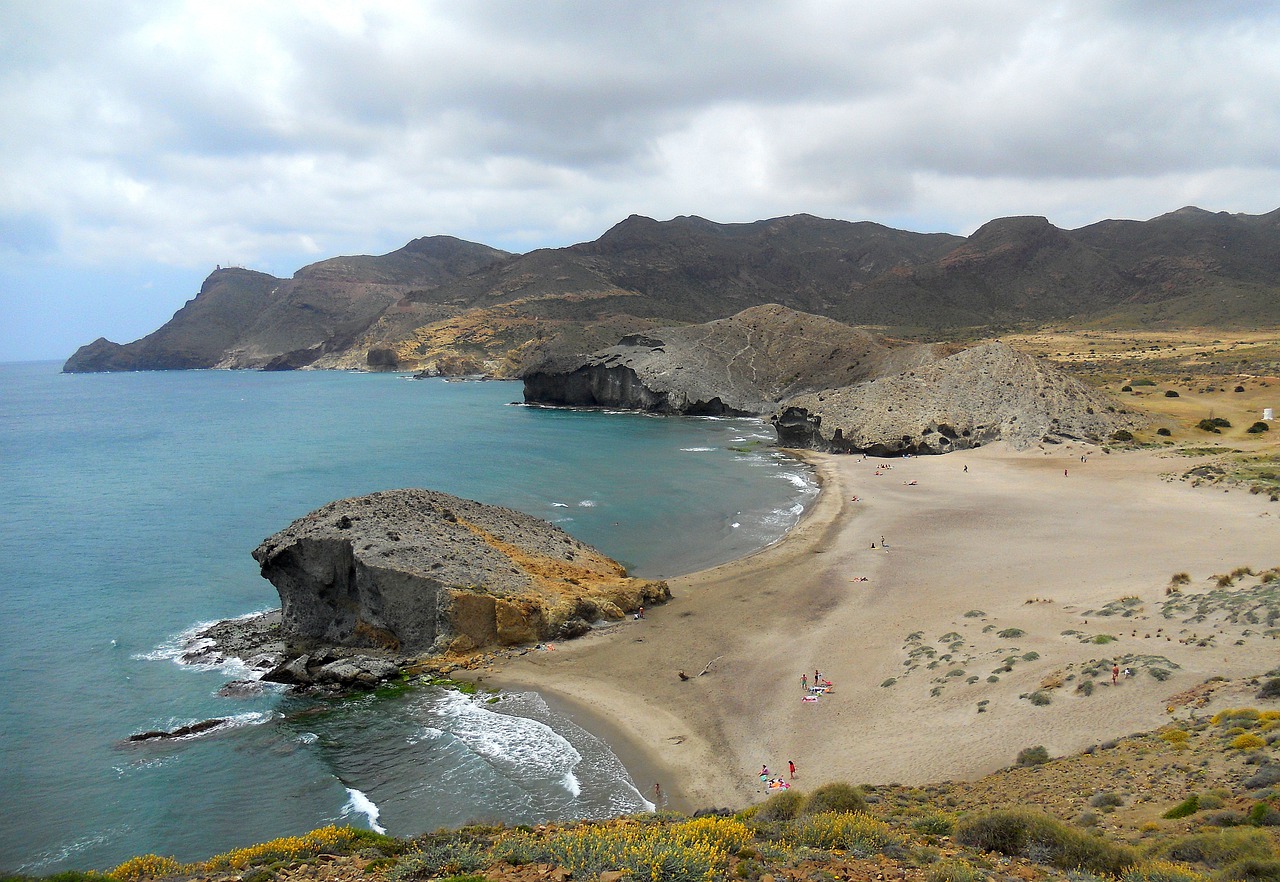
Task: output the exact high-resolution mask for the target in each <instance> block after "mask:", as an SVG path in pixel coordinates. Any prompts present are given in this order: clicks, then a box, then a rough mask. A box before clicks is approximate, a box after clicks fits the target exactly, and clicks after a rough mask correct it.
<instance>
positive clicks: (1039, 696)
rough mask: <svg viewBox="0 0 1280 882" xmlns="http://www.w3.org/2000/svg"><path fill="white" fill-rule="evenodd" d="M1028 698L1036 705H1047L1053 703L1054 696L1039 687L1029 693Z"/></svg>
mask: <svg viewBox="0 0 1280 882" xmlns="http://www.w3.org/2000/svg"><path fill="white" fill-rule="evenodd" d="M1026 699H1027V701H1029V702H1031V703H1032V704H1034V705H1035V706H1036V707H1046V706H1047V705H1050V704H1053V697H1052V696H1050V695H1049V693H1048V692H1045V691H1044V690H1043V689H1037V690H1036V691H1035V692H1032V693H1030V694H1028V695H1027V696H1026Z"/></svg>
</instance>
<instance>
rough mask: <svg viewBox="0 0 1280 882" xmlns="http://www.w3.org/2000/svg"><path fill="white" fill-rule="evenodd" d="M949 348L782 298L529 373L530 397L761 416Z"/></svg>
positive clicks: (925, 360)
mask: <svg viewBox="0 0 1280 882" xmlns="http://www.w3.org/2000/svg"><path fill="white" fill-rule="evenodd" d="M941 352H942V349H941V347H936V346H933V345H929V344H918V345H902V344H896V345H895V344H893V343H892V342H890V341H888V340H886V339H884V338H882V337H880V336H878V335H876V334H872V333H870V332H868V331H865V330H861V329H859V328H853V327H850V326H849V325H845V324H841V323H840V322H837V321H833V320H832V319H829V318H824V317H823V316H818V315H810V314H808V313H803V312H797V311H795V310H793V309H788V308H787V307H785V306H780V305H778V304H776V303H770V304H766V305H764V306H757V307H753V308H751V309H746V310H743V311H742V312H740V313H738V314H737V315H734V316H731V317H729V318H726V319H720V320H717V321H712V322H707V323H705V324H700V325H685V326H681V327H670V328H660V329H657V330H653V331H650V332H647V333H644V334H631V335H628V336H626V337H623V338H622V340H621V341H620V342H619V343H618V344H617V345H616V346H610V347H608V348H605V349H601V350H599V351H597V352H595V353H593V354H591V355H587V356H583V357H580V358H578V359H574V360H568V361H562V362H560V363H558V364H544V365H539V366H538V367H536V368H534V369H532V370H530V371H528V372H526V373H525V374H524V377H523V379H524V398H525V401H526V402H528V403H530V404H545V405H555V406H570V407H616V408H623V409H626V410H643V411H648V412H651V413H674V414H689V415H711V416H755V415H761V414H767V413H772V412H773V411H774V410H775V409H776V408H777V407H778V406H779V404H780V403H781V402H783V401H785V400H786V399H788V398H791V397H793V396H795V395H797V394H800V393H802V392H809V391H817V390H821V389H828V388H831V387H833V386H843V385H845V384H847V383H850V382H855V381H860V380H867V379H872V378H874V377H878V376H883V375H885V374H887V373H896V372H897V371H901V370H906V369H907V368H909V367H911V366H914V365H917V364H924V363H928V362H930V361H933V360H935V359H937V358H938V357H940V353H941Z"/></svg>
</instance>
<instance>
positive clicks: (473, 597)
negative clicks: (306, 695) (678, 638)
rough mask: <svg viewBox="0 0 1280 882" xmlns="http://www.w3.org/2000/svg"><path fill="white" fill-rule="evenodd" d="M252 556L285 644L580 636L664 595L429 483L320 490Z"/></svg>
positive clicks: (507, 514)
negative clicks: (334, 492) (351, 493)
mask: <svg viewBox="0 0 1280 882" xmlns="http://www.w3.org/2000/svg"><path fill="white" fill-rule="evenodd" d="M253 556H254V559H255V560H257V561H258V563H259V564H260V565H261V568H262V575H263V577H265V578H266V579H268V580H269V581H270V582H271V583H272V584H273V585H274V586H275V587H276V590H277V591H278V592H279V594H280V603H281V610H282V621H281V629H282V632H283V634H284V636H285V637H286V639H287V640H289V641H290V643H291V644H293V645H294V646H295V647H305V646H306V645H309V644H314V645H319V646H342V647H360V648H372V649H377V650H386V651H391V652H397V653H405V654H412V653H419V654H440V653H446V652H450V653H467V652H473V651H476V650H478V649H482V648H486V647H488V648H492V647H499V646H511V645H516V644H522V643H532V642H536V641H540V640H547V639H551V638H563V637H572V636H577V635H579V634H582V633H585V632H586V631H587V630H589V628H590V626H591V623H592V622H594V621H596V620H600V619H619V618H622V617H623V615H624V614H625V613H627V612H630V611H633V610H635V609H637V608H639V607H641V606H644V605H646V604H653V603H659V602H661V601H663V600H666V599H667V598H668V597H669V596H670V592H669V590H668V589H667V585H666V583H665V582H658V581H649V580H644V579H634V578H629V577H628V576H627V574H626V571H625V570H624V569H623V567H622V566H621V565H619V564H618V563H616V562H615V561H612V560H610V559H609V558H607V557H605V556H604V555H602V554H600V553H599V552H598V551H596V550H595V549H593V548H591V547H590V546H587V545H584V544H583V543H581V542H579V541H577V540H576V539H573V538H572V537H570V536H569V535H568V534H567V533H565V532H564V531H562V530H560V529H558V528H557V527H554V526H552V525H551V524H548V523H546V522H544V521H540V520H538V519H537V518H533V517H530V516H529V515H525V514H522V513H520V512H517V511H513V510H511V509H507V508H500V507H498V506H491V505H485V504H483V503H479V502H474V501H471V500H467V499H461V498H458V497H456V496H450V495H448V494H445V493H438V492H434V491H429V490H389V491H385V492H381V493H372V494H369V495H367V496H360V497H355V498H351V499H342V500H338V501H336V502H331V503H329V504H328V505H325V506H323V507H321V508H319V509H317V510H315V511H313V512H311V513H310V514H308V515H306V516H305V517H302V518H299V519H298V520H296V521H294V522H293V523H292V524H290V525H289V526H288V527H286V528H285V529H284V530H281V531H280V532H279V533H276V534H275V535H273V536H271V537H269V538H267V539H266V540H265V541H263V543H262V544H261V545H259V546H258V547H257V548H256V549H255V550H254V552H253Z"/></svg>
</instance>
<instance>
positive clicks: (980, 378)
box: [773, 343, 1144, 456]
mask: <svg viewBox="0 0 1280 882" xmlns="http://www.w3.org/2000/svg"><path fill="white" fill-rule="evenodd" d="M1143 422H1144V418H1143V417H1141V416H1139V415H1138V414H1135V413H1132V412H1131V411H1128V410H1126V409H1125V408H1124V407H1122V406H1120V405H1119V404H1117V403H1116V402H1115V401H1113V400H1111V399H1110V398H1108V397H1107V396H1105V395H1103V394H1100V393H1098V392H1094V391H1093V390H1091V389H1089V388H1088V387H1086V386H1085V385H1083V384H1082V383H1080V382H1078V381H1077V380H1074V379H1072V378H1071V377H1068V376H1067V375H1066V374H1064V373H1062V372H1061V371H1059V370H1057V369H1055V368H1053V367H1051V366H1049V365H1047V364H1045V363H1043V362H1042V361H1040V360H1038V359H1035V358H1032V357H1031V356H1029V355H1026V354H1024V353H1021V352H1018V351H1016V350H1014V349H1013V348H1012V347H1010V346H1008V345H1006V344H1003V343H989V344H986V345H983V346H975V347H973V348H971V349H966V350H963V351H962V352H958V353H956V354H954V355H952V356H950V357H948V358H944V359H941V360H939V361H937V362H934V363H932V364H927V365H921V366H919V367H917V368H914V369H912V370H908V371H904V372H902V373H900V374H895V375H893V376H888V377H881V378H879V379H876V380H873V381H871V382H867V383H861V384H857V385H851V386H846V387H843V388H840V389H828V390H825V391H822V392H816V393H810V394H806V395H800V396H796V397H795V398H792V399H790V400H788V401H787V402H786V404H785V406H784V407H782V408H780V409H779V410H778V412H777V413H775V414H774V416H773V425H774V428H775V430H776V431H777V433H778V441H779V443H780V444H782V445H783V446H786V447H800V448H809V449H813V450H823V451H829V452H835V453H868V454H871V455H873V456H896V455H901V454H904V453H911V454H928V453H948V452H950V451H952V450H962V449H965V448H970V447H979V446H981V445H983V444H987V443H990V442H992V441H1006V442H1008V443H1009V444H1010V445H1011V446H1013V447H1015V448H1027V447H1031V446H1033V445H1035V444H1038V443H1041V442H1046V441H1047V442H1050V443H1053V442H1056V441H1060V440H1063V439H1071V438H1079V439H1090V440H1094V441H1105V440H1107V438H1109V437H1110V436H1111V434H1112V433H1113V432H1115V431H1117V430H1118V429H1134V428H1137V427H1139V426H1141V425H1142V424H1143Z"/></svg>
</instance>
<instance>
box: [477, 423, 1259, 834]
mask: <svg viewBox="0 0 1280 882" xmlns="http://www.w3.org/2000/svg"><path fill="white" fill-rule="evenodd" d="M807 456H808V458H809V459H810V460H811V461H812V462H814V463H815V466H816V468H817V470H818V472H819V475H820V478H821V480H822V484H823V492H822V494H821V495H820V496H819V498H818V500H817V501H816V502H815V504H814V505H813V506H812V508H811V509H810V511H809V512H808V513H807V515H806V517H805V518H804V519H803V520H802V522H801V523H800V524H799V525H798V526H797V527H796V528H795V529H794V530H793V531H792V532H791V533H790V534H789V535H788V536H787V537H786V538H785V539H783V540H782V541H781V542H779V543H778V544H776V545H774V546H772V547H770V548H767V549H764V550H762V551H760V552H757V553H756V554H753V555H751V556H749V557H747V558H743V559H742V560H739V561H735V562H732V563H729V564H726V565H724V566H720V567H716V568H714V569H710V570H706V571H703V572H699V573H694V574H691V575H688V576H683V577H680V578H676V579H672V580H670V584H671V589H672V594H673V599H672V600H671V602H669V603H667V604H665V605H663V606H661V607H656V608H653V609H651V610H649V611H648V612H647V617H646V619H645V620H643V621H628V622H625V623H623V624H622V625H620V626H618V627H614V628H609V629H607V630H605V631H603V632H600V633H596V634H592V635H588V636H587V637H584V638H582V639H579V640H576V641H571V642H568V643H564V644H558V645H557V646H556V649H555V651H553V652H541V653H529V654H527V655H524V656H520V657H517V658H514V659H510V660H507V661H504V662H502V663H501V665H500V666H499V667H497V668H496V669H495V670H494V671H493V672H492V673H490V674H489V675H487V676H486V677H485V679H486V681H488V682H489V683H490V684H496V685H500V686H503V687H506V688H530V689H536V690H538V691H540V692H542V693H543V694H544V695H545V696H547V697H548V698H549V699H550V700H556V699H557V698H558V699H559V700H561V701H564V702H567V703H568V706H569V707H571V708H573V709H574V718H575V719H576V720H577V721H578V722H579V724H580V725H583V726H584V727H585V728H587V729H588V730H589V731H592V732H595V733H597V734H599V735H600V736H601V737H603V738H604V739H605V740H606V741H608V742H609V743H610V745H611V746H613V747H614V748H615V752H616V753H618V754H619V756H620V758H622V759H623V762H624V764H626V765H627V767H628V769H629V770H630V771H631V772H632V775H633V777H634V778H635V780H636V782H637V785H638V786H639V787H640V788H641V789H642V792H644V793H645V795H646V797H649V798H651V797H652V784H653V783H654V781H660V782H661V784H662V788H663V791H664V793H665V794H666V796H667V800H668V805H669V806H670V807H673V808H680V809H692V808H698V807H703V806H722V805H727V806H741V805H745V804H748V803H750V802H751V801H753V800H756V799H760V798H763V794H762V793H761V788H760V782H759V778H758V772H759V770H760V766H761V764H762V763H766V764H768V765H769V767H770V769H771V770H772V771H773V772H774V773H775V774H776V773H779V772H781V771H784V770H785V769H786V766H787V762H788V760H794V761H795V763H796V765H797V767H798V774H797V778H796V780H795V782H794V784H795V786H797V787H801V788H803V787H809V786H813V785H816V784H819V783H824V782H826V781H834V780H841V781H852V782H855V783H858V782H869V783H891V782H902V783H926V782H929V781H940V780H946V779H967V778H975V777H978V776H981V775H983V774H986V773H987V772H990V771H992V770H994V769H997V768H1001V767H1004V766H1008V765H1010V764H1012V763H1013V761H1014V759H1015V757H1016V755H1017V752H1018V751H1019V750H1020V749H1022V748H1023V747H1027V746H1032V745H1036V744H1043V745H1044V746H1046V747H1047V748H1048V749H1049V751H1050V753H1053V754H1062V753H1067V752H1071V751H1076V750H1080V749H1083V748H1084V747H1087V746H1089V745H1090V744H1095V743H1098V742H1100V741H1103V740H1106V739H1108V738H1113V737H1117V736H1120V735H1125V734H1128V733H1130V732H1134V731H1139V730H1143V729H1149V728H1152V727H1155V726H1158V725H1159V724H1160V723H1161V722H1163V721H1165V720H1167V719H1168V718H1169V717H1170V715H1171V714H1172V715H1174V716H1177V715H1182V714H1187V713H1191V712H1194V710H1195V709H1194V708H1192V707H1190V706H1187V705H1182V704H1180V703H1178V702H1177V701H1175V700H1174V699H1173V696H1175V695H1176V694H1177V693H1179V692H1181V691H1183V690H1186V689H1189V688H1191V687H1193V686H1196V685H1198V684H1201V683H1203V682H1204V681H1205V680H1206V679H1208V678H1209V677H1212V676H1225V677H1229V678H1241V677H1247V676H1251V675H1256V674H1260V673H1263V672H1265V671H1266V670H1268V669H1270V668H1272V667H1274V666H1275V659H1276V655H1277V653H1276V650H1277V649H1280V645H1278V644H1277V642H1276V640H1275V639H1274V638H1269V637H1266V636H1264V635H1263V633H1262V632H1263V631H1264V630H1265V629H1266V627H1267V626H1266V625H1265V624H1263V625H1258V626H1249V625H1247V624H1245V623H1241V624H1231V623H1228V622H1225V621H1223V619H1224V618H1225V614H1220V615H1217V616H1216V618H1215V616H1214V615H1210V616H1209V617H1208V618H1207V619H1205V620H1203V621H1202V622H1197V623H1195V624H1185V623H1184V622H1183V621H1182V618H1183V617H1182V616H1180V615H1179V616H1175V617H1173V618H1165V617H1163V616H1162V615H1161V604H1162V603H1164V602H1166V601H1167V600H1169V599H1170V598H1169V597H1168V596H1166V594H1165V591H1166V588H1167V586H1168V585H1169V581H1170V577H1171V576H1172V575H1173V574H1174V573H1178V572H1187V573H1188V574H1189V575H1190V578H1191V582H1190V584H1189V585H1187V586H1185V587H1184V588H1183V592H1184V596H1189V595H1193V594H1199V593H1203V592H1208V591H1209V590H1211V589H1212V588H1213V587H1214V585H1215V583H1214V582H1213V581H1212V580H1211V578H1210V577H1212V576H1214V575H1216V574H1220V573H1225V572H1229V571H1231V570H1233V569H1235V568H1237V567H1243V566H1250V567H1253V568H1254V569H1257V570H1261V569H1264V568H1268V567H1274V566H1277V565H1280V505H1277V504H1276V503H1271V502H1269V501H1268V500H1267V499H1266V498H1265V497H1261V496H1256V495H1250V494H1249V493H1247V492H1246V491H1242V490H1233V491H1231V492H1229V493H1225V492H1223V491H1222V490H1221V489H1220V488H1219V489H1209V488H1201V489H1196V488H1192V487H1190V486H1189V485H1187V484H1186V483H1183V482H1178V481H1170V480H1167V479H1165V478H1163V477H1162V475H1163V474H1164V473H1170V472H1182V471H1185V470H1186V469H1187V468H1189V467H1190V466H1191V465H1193V464H1194V461H1192V460H1188V459H1186V458H1181V457H1176V456H1167V455H1164V454H1160V453H1156V452H1146V451H1140V452H1128V453H1115V454H1110V455H1108V454H1104V453H1102V452H1101V451H1100V450H1098V449H1097V448H1095V447H1093V446H1091V445H1084V444H1071V445H1057V446H1050V445H1046V446H1045V448H1044V449H1035V450H1032V451H1028V452H1017V451H1012V450H1010V449H1008V448H1007V447H1006V446H1004V445H1003V444H996V445H991V446H988V447H984V448H982V449H980V450H974V451H963V452H958V453H953V454H949V455H947V456H937V457H915V458H909V459H895V460H889V461H886V460H874V459H867V460H863V459H862V458H861V457H848V456H841V457H836V456H827V455H807ZM1082 456H1087V459H1088V461H1087V462H1081V457H1082ZM885 465H891V466H892V468H889V469H885V468H883V466H885ZM966 466H967V467H968V470H967V471H966V470H965V467H966ZM877 471H878V472H879V474H877ZM1064 472H1065V473H1064ZM855 496H856V497H857V501H856V502H855V501H854V497H855ZM882 539H883V540H884V542H885V543H887V544H883V543H882ZM873 544H874V546H875V547H874V548H873V547H872V545H873ZM863 577H865V578H866V581H856V580H859V579H861V578H863ZM1246 581H1247V580H1246ZM1124 598H1131V599H1130V600H1124ZM1108 611H1109V613H1110V614H1104V613H1107V612H1108ZM1125 611H1127V612H1128V613H1129V614H1128V615H1127V616H1126V615H1124V612H1125ZM1210 634H1212V635H1213V636H1212V637H1211V638H1210V637H1209V635H1210ZM1102 638H1114V639H1113V640H1110V641H1108V642H1105V643H1099V642H1095V641H1096V640H1099V639H1102ZM1201 643H1204V645H1201ZM1119 659H1129V660H1130V661H1129V662H1127V663H1126V667H1130V666H1131V667H1132V668H1133V669H1134V676H1133V677H1132V678H1125V677H1121V678H1120V679H1119V680H1118V682H1117V683H1116V684H1115V685H1114V686H1113V685H1112V684H1111V678H1110V676H1108V675H1103V676H1100V677H1099V676H1096V675H1097V672H1098V670H1099V665H1106V667H1107V668H1108V669H1109V666H1110V664H1111V663H1112V661H1114V660H1119ZM1166 662H1167V664H1166ZM1175 666H1176V667H1175ZM815 668H817V669H820V670H821V672H822V674H823V676H824V677H825V678H829V679H830V680H832V681H833V682H834V684H835V687H834V690H833V691H832V692H831V693H830V694H828V695H824V696H822V697H821V698H820V699H819V700H817V701H812V702H806V701H802V697H803V695H804V693H803V692H802V689H801V682H800V677H801V674H802V673H804V674H806V675H807V676H808V677H810V678H812V676H813V672H814V669H815ZM1152 668H1164V669H1167V670H1169V671H1170V676H1169V677H1168V679H1167V680H1164V681H1161V680H1158V679H1157V678H1156V677H1154V676H1151V674H1150V670H1151V669H1152ZM704 670H705V673H703V672H704ZM680 671H684V672H685V673H686V674H687V675H688V677H689V679H688V680H681V679H680V677H679V676H678V673H679V672H680ZM1088 671H1092V673H1093V676H1090V674H1089V673H1087V672H1088ZM952 672H955V673H952ZM1086 680H1088V681H1090V685H1091V686H1094V687H1096V688H1094V689H1093V690H1092V694H1088V695H1086V694H1084V692H1082V691H1080V690H1078V689H1077V687H1078V686H1080V684H1081V683H1083V682H1085V681H1086ZM1046 683H1047V684H1050V685H1048V686H1046V685H1045V684H1046ZM1034 692H1042V693H1043V694H1045V695H1047V696H1049V698H1050V703H1049V704H1048V705H1044V706H1039V705H1036V704H1033V703H1032V702H1031V701H1029V700H1028V698H1027V696H1029V695H1030V694H1031V693H1034ZM1171 707H1172V710H1171V709H1170V708H1171ZM650 778H653V779H654V780H652V781H651V780H649V779H650Z"/></svg>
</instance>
